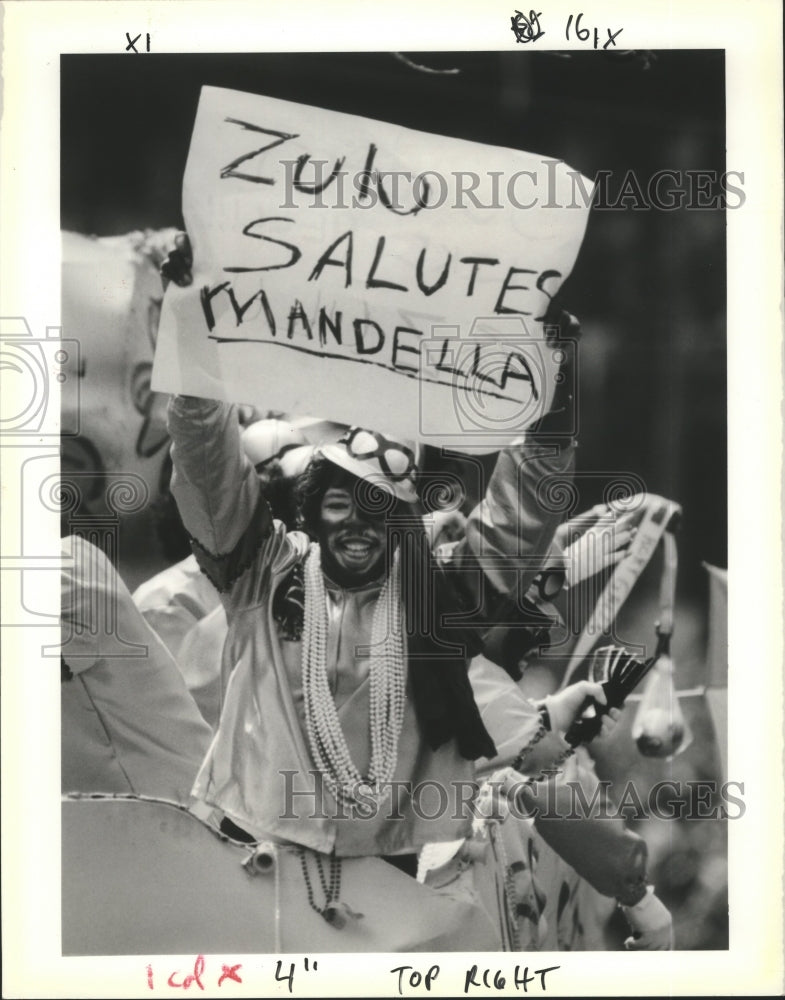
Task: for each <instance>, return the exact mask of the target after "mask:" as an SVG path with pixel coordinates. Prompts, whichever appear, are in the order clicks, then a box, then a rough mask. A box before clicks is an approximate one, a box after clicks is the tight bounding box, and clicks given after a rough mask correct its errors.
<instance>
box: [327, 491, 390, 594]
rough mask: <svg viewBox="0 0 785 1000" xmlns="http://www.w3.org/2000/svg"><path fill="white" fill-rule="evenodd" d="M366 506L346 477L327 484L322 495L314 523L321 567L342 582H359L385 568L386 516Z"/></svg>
mask: <svg viewBox="0 0 785 1000" xmlns="http://www.w3.org/2000/svg"><path fill="white" fill-rule="evenodd" d="M368 507H369V505H367V504H363V503H362V498H361V496H360V495H359V493H358V491H357V490H356V489H353V488H352V486H351V484H350V483H348V482H346V481H344V482H341V481H340V480H339V482H338V483H337V484H335V485H332V486H329V487H328V489H327V490H326V491H325V493H324V496H323V497H322V501H321V506H320V508H319V524H318V537H319V544H320V546H321V554H322V567H323V569H324V571H325V573H326V574H327V576H328V577H330V579H332V580H335V582H336V583H339V584H341V585H343V586H348V587H359V586H362V585H363V584H365V583H368V582H369V581H370V580H374V579H376V578H378V577H379V576H381V574H382V573H383V571H384V568H385V555H386V551H387V527H386V516H385V513H384V512H381V513H377V512H373V511H371V510H369V509H368Z"/></svg>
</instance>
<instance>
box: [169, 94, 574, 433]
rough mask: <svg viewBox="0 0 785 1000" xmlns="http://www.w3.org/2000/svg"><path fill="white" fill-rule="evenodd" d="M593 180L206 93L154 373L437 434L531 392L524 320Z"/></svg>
mask: <svg viewBox="0 0 785 1000" xmlns="http://www.w3.org/2000/svg"><path fill="white" fill-rule="evenodd" d="M591 193H592V185H591V183H590V182H588V181H586V180H585V178H582V177H581V176H580V175H579V174H578V173H577V172H575V171H571V170H570V169H569V168H568V167H567V166H566V165H565V164H564V163H562V162H560V161H557V160H553V159H548V158H545V157H540V156H536V155H534V154H531V153H525V152H521V151H519V150H513V149H504V148H501V147H496V146H486V145H481V144H479V143H474V142H466V141H464V140H459V139H451V138H446V137H444V136H439V135H432V134H430V133H424V132H415V131H412V130H410V129H406V128H402V127H400V126H397V125H390V124H385V123H383V122H377V121H372V120H370V119H366V118H359V117H355V116H352V115H345V114H338V113H336V112H332V111H325V110H322V109H320V108H314V107H308V106H305V105H301V104H293V103H290V102H287V101H279V100H273V99H270V98H267V97H259V96H254V95H251V94H245V93H239V92H237V91H231V90H223V89H218V88H213V87H205V88H203V90H202V94H201V99H200V102H199V108H198V112H197V116H196V123H195V125H194V131H193V136H192V139H191V147H190V152H189V156H188V163H187V166H186V171H185V179H184V185H183V214H184V218H185V223H186V228H187V230H188V233H189V236H190V239H191V244H192V247H193V252H194V272H193V277H194V280H193V284H192V285H191V286H189V287H188V288H185V289H183V288H178V287H176V286H174V285H171V286H170V288H169V290H168V291H167V294H166V298H165V302H164V309H163V315H162V321H161V328H160V334H159V339H158V348H157V353H156V363H155V371H154V381H153V387H154V388H155V389H158V390H161V391H168V392H182V393H187V394H190V395H197V396H207V397H211V398H216V399H225V400H231V401H234V402H242V403H252V404H255V405H257V406H259V407H261V408H263V409H277V410H282V411H285V412H287V413H290V414H317V415H319V416H322V417H325V418H328V419H331V420H334V421H338V422H341V423H347V424H360V425H362V426H366V427H373V428H375V429H378V430H381V431H386V432H387V433H389V434H393V435H398V436H403V437H407V438H415V439H419V440H421V441H423V442H426V443H431V444H446V445H450V446H451V447H456V448H466V447H470V448H478V449H485V450H489V449H492V448H497V447H500V446H503V445H504V444H506V443H508V442H509V440H510V438H511V437H514V436H517V435H518V434H520V432H521V431H522V430H524V429H525V427H526V426H528V425H529V424H530V423H532V421H533V420H535V419H537V417H539V416H540V415H541V414H542V413H543V412H546V411H547V409H548V408H549V406H550V401H551V398H552V395H553V390H554V386H555V377H556V375H557V372H558V367H559V362H560V358H561V355H560V353H559V351H558V349H556V348H555V347H553V346H552V345H550V344H546V342H545V339H544V335H543V319H544V316H545V313H546V310H547V308H548V304H549V302H550V300H551V298H552V297H553V296H554V295H555V294H556V292H557V290H558V289H559V287H560V285H561V284H562V282H563V281H564V279H565V278H566V277H567V276H568V274H569V273H570V271H571V269H572V267H573V265H574V263H575V258H576V256H577V253H578V249H579V247H580V243H581V240H582V238H583V232H584V229H585V226H586V220H587V215H588V205H589V204H590V201H591Z"/></svg>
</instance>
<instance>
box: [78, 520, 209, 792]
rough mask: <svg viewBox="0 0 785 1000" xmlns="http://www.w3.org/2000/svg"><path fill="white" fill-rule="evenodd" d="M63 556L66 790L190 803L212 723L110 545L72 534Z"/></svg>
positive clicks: (207, 744)
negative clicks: (108, 552) (106, 548)
mask: <svg viewBox="0 0 785 1000" xmlns="http://www.w3.org/2000/svg"><path fill="white" fill-rule="evenodd" d="M62 556H63V568H62V574H61V580H62V585H61V627H62V649H61V684H60V695H61V713H62V714H61V719H62V722H61V754H62V756H61V761H62V782H61V783H62V791H63V793H69V792H80V793H87V794H90V793H106V794H111V793H128V794H135V795H145V796H152V797H155V798H162V799H166V800H169V801H172V802H176V803H178V804H179V805H183V806H188V805H189V804H190V803H191V801H192V800H191V787H192V785H193V782H194V778H195V777H196V773H197V771H198V770H199V767H200V765H201V763H202V760H203V759H204V756H205V754H206V753H207V749H208V747H209V745H210V740H211V739H212V731H211V730H210V727H209V726H208V725H207V723H206V722H205V721H204V719H203V718H202V716H201V714H200V712H199V709H198V708H197V706H196V703H195V701H194V699H193V698H192V697H191V695H190V693H189V692H188V689H187V688H186V685H185V681H184V680H183V677H182V675H181V673H180V671H179V670H178V669H177V665H176V663H175V662H174V659H173V657H172V656H171V654H170V653H169V651H168V650H167V649H166V647H165V646H164V644H163V642H162V641H161V640H160V639H159V638H158V636H157V635H156V634H155V632H154V631H153V630H152V629H151V628H150V626H149V625H148V624H147V623H146V622H145V620H144V619H143V618H142V616H141V614H140V612H139V610H138V608H137V607H136V605H135V604H134V602H133V600H132V599H131V595H130V593H129V592H128V588H127V587H126V586H125V584H124V583H123V581H122V580H121V579H120V577H119V575H118V573H117V571H116V570H115V568H114V567H113V566H112V564H111V563H110V562H109V560H108V559H107V558H106V556H105V555H104V553H103V552H102V551H101V550H100V549H98V548H97V547H96V546H94V545H92V544H91V543H90V542H88V541H86V540H85V539H84V538H81V537H80V536H78V535H71V536H68V537H66V538H64V539H63V542H62Z"/></svg>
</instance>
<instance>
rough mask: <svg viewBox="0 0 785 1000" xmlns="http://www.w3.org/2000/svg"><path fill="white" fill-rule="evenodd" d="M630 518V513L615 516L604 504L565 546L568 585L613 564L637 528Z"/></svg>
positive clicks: (620, 558)
mask: <svg viewBox="0 0 785 1000" xmlns="http://www.w3.org/2000/svg"><path fill="white" fill-rule="evenodd" d="M633 519H634V515H633V514H632V513H628V514H622V515H621V516H619V517H618V518H617V517H616V515H615V514H614V512H613V511H612V510H611V509H610V508H606V510H605V512H604V513H603V514H602V516H601V517H599V518H598V520H597V521H595V523H594V524H592V525H591V527H589V528H587V529H586V531H584V532H583V534H582V535H580V536H579V537H578V538H576V539H575V541H573V542H572V544H570V545H569V546H568V547H567V548H566V549H565V552H564V556H565V558H566V560H567V583H568V584H569V585H570V586H572V587H574V586H576V584H578V583H580V582H581V581H582V580H587V579H588V578H589V577H591V576H594V575H595V574H597V573H600V572H601V571H602V570H604V569H607V568H608V567H609V566H615V565H616V563H618V562H620V561H621V560H622V559H623V558H624V556H625V555H626V554H627V550H628V549H629V546H630V543H631V542H632V540H633V538H634V537H635V534H636V532H637V530H638V529H637V528H636V527H635V526H634V525H633V523H632V522H633ZM568 526H569V522H568Z"/></svg>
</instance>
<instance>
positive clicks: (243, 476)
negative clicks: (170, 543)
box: [168, 396, 271, 558]
mask: <svg viewBox="0 0 785 1000" xmlns="http://www.w3.org/2000/svg"><path fill="white" fill-rule="evenodd" d="M168 418H169V419H168V425H169V433H170V435H171V437H172V463H173V466H174V471H173V473H172V494H173V495H174V498H175V500H176V501H177V506H178V508H179V511H180V516H181V517H182V519H183V524H184V525H185V528H186V531H187V532H188V533H189V535H190V536H191V538H192V539H193V540H194V541H195V542H196V543H197V557H198V555H199V549H201V550H203V551H204V552H206V553H207V554H209V555H211V556H213V557H214V558H216V557H222V556H224V557H225V556H228V555H230V554H231V553H233V552H235V550H236V549H237V548H238V546H240V543H241V542H242V543H244V544H243V547H244V548H247V547H248V545H249V544H252V545H254V544H255V546H257V547H258V543H259V542H260V541H261V539H262V538H264V537H265V535H266V534H267V532H268V531H269V528H270V523H271V517H270V513H269V509H268V508H267V504H266V503H265V502H264V500H263V498H262V491H261V488H260V485H259V480H258V477H257V475H256V473H255V471H254V469H253V466H252V465H251V463H250V462H249V461H248V459H247V458H246V457H245V455H244V453H243V450H242V446H241V444H240V425H239V422H238V419H237V409H236V407H234V406H229V405H227V404H226V403H219V402H216V401H215V400H212V399H197V398H196V397H194V396H172V398H171V399H170V401H169V414H168Z"/></svg>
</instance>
